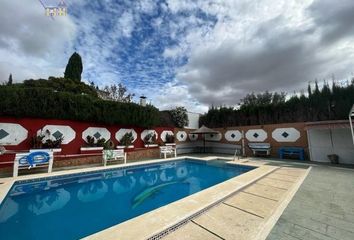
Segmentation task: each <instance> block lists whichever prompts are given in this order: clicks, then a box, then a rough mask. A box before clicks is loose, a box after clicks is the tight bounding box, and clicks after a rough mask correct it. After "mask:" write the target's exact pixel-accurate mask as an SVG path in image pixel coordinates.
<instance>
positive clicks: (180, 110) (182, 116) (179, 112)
mask: <svg viewBox="0 0 354 240" xmlns="http://www.w3.org/2000/svg"><path fill="white" fill-rule="evenodd" d="M170 114H171V117H172V121H173V122H174V124H175V126H176V127H179V128H183V127H185V126H187V125H188V114H187V109H186V108H184V107H176V108H175V109H172V110H171V111H170Z"/></svg>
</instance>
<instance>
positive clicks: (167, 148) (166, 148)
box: [160, 146, 177, 158]
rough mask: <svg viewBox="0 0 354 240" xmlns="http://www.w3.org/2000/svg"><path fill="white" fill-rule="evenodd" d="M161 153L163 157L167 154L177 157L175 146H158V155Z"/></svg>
mask: <svg viewBox="0 0 354 240" xmlns="http://www.w3.org/2000/svg"><path fill="white" fill-rule="evenodd" d="M162 155H163V157H164V158H166V157H167V155H170V156H171V157H177V152H176V148H175V147H173V146H162V147H160V157H161V156H162Z"/></svg>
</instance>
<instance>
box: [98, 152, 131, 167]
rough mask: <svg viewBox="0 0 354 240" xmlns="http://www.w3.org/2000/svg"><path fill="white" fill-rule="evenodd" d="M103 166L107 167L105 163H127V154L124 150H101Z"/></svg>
mask: <svg viewBox="0 0 354 240" xmlns="http://www.w3.org/2000/svg"><path fill="white" fill-rule="evenodd" d="M102 154H103V165H104V166H107V162H113V161H122V160H123V161H124V163H127V153H125V152H124V149H117V150H103V152H102Z"/></svg>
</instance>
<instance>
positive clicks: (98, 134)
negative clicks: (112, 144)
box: [82, 127, 111, 142]
mask: <svg viewBox="0 0 354 240" xmlns="http://www.w3.org/2000/svg"><path fill="white" fill-rule="evenodd" d="M87 136H91V137H94V138H95V139H96V140H98V139H100V138H104V139H106V140H109V139H111V133H110V132H109V131H108V129H107V128H101V127H88V128H87V129H86V130H85V131H83V132H82V139H83V140H84V141H85V142H87Z"/></svg>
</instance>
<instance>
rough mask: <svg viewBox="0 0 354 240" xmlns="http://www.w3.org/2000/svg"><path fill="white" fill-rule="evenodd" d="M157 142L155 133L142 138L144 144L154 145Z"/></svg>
mask: <svg viewBox="0 0 354 240" xmlns="http://www.w3.org/2000/svg"><path fill="white" fill-rule="evenodd" d="M156 141H157V137H156V134H155V133H149V134H147V135H146V136H145V137H144V143H145V144H155V143H156Z"/></svg>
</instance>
